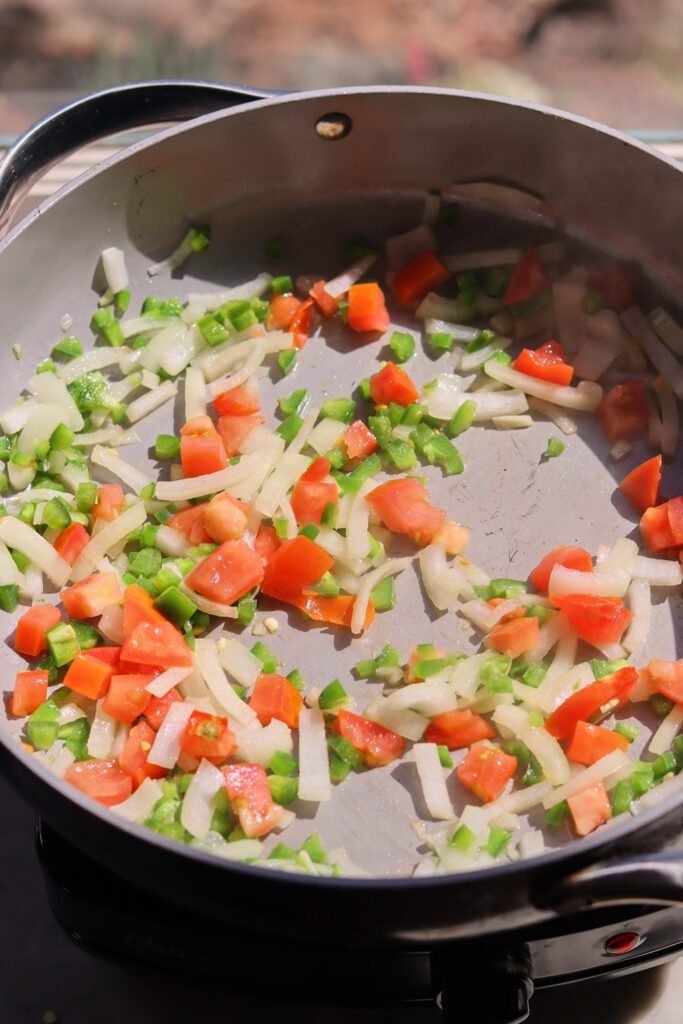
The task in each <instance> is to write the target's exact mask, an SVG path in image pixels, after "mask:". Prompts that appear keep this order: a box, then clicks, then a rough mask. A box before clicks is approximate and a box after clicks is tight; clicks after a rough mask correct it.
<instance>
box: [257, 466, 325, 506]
mask: <svg viewBox="0 0 683 1024" xmlns="http://www.w3.org/2000/svg"><path fill="white" fill-rule="evenodd" d="M310 464H311V460H310V459H309V458H308V456H306V455H299V454H297V453H294V454H290V453H289V452H285V454H284V455H283V456H282V458H281V459H280V460H279V462H278V463H277V465H276V467H275V469H274V470H273V472H272V474H271V475H270V476H269V477H268V479H267V480H266V482H265V483H264V485H263V487H262V489H261V493H260V494H259V496H258V498H257V499H256V510H257V511H258V512H260V513H261V514H262V515H264V516H272V515H274V513H275V511H276V509H277V507H278V505H279V504H280V502H281V501H282V499H283V498H284V497H285V496H286V494H287V492H288V491H289V490H290V488H291V487H293V486H294V484H295V483H296V481H297V480H298V479H299V477H300V476H301V474H302V473H305V472H306V470H307V469H308V467H309V466H310Z"/></svg>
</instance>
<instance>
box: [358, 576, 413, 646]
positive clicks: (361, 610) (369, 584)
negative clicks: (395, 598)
mask: <svg viewBox="0 0 683 1024" xmlns="http://www.w3.org/2000/svg"><path fill="white" fill-rule="evenodd" d="M411 562H412V558H390V559H389V561H387V562H385V563H384V565H380V566H378V567H377V568H376V569H373V570H372V572H369V573H366V575H365V576H363V578H362V580H361V584H360V587H359V588H358V594H357V595H356V600H355V601H354V602H353V613H352V615H351V632H352V633H362V632H363V624H364V623H365V616H366V614H367V610H368V604H369V602H370V595H371V593H372V590H373V588H374V587H376V586H377V584H378V583H381V582H382V580H385V579H386V578H387V576H395V575H396V574H397V573H399V572H403V570H404V569H407V568H408V566H409V565H410V563H411Z"/></svg>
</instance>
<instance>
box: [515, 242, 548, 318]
mask: <svg viewBox="0 0 683 1024" xmlns="http://www.w3.org/2000/svg"><path fill="white" fill-rule="evenodd" d="M550 286H551V281H550V278H549V277H548V275H547V274H546V272H545V270H544V269H543V264H542V263H541V261H540V260H539V258H538V256H537V255H536V253H535V252H534V250H533V249H527V251H526V252H525V253H524V255H523V256H522V258H521V259H520V261H519V263H518V264H517V266H516V267H515V269H514V270H513V271H512V276H511V277H510V281H509V282H508V286H507V288H506V290H505V294H504V295H503V302H504V303H505V305H506V306H514V305H515V304H516V303H517V302H526V301H527V300H528V299H533V298H535V297H536V296H537V295H540V294H541V292H547V291H548V289H549V288H550Z"/></svg>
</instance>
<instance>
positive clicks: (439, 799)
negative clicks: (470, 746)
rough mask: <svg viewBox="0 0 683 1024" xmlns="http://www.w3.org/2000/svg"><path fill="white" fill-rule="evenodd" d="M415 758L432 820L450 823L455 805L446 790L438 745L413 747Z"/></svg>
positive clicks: (420, 744)
mask: <svg viewBox="0 0 683 1024" xmlns="http://www.w3.org/2000/svg"><path fill="white" fill-rule="evenodd" d="M413 757H414V758H415V765H416V766H417V774H418V776H419V778H420V785H421V786H422V796H423V797H424V802H425V804H426V805H427V810H428V811H429V813H430V814H431V816H432V818H437V819H440V820H442V821H448V820H449V819H450V818H452V817H453V805H452V804H451V800H450V797H449V795H448V789H447V788H446V779H445V778H444V773H443V768H442V767H441V762H440V761H439V752H438V750H437V747H436V744H435V743H416V744H415V746H414V747H413Z"/></svg>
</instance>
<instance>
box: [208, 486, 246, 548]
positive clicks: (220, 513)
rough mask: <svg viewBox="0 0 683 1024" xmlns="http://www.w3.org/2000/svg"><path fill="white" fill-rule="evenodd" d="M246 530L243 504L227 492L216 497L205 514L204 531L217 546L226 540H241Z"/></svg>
mask: <svg viewBox="0 0 683 1024" xmlns="http://www.w3.org/2000/svg"><path fill="white" fill-rule="evenodd" d="M246 528H247V515H246V512H245V511H244V506H243V505H242V502H241V501H237V499H236V498H233V497H232V495H230V494H228V492H227V491H222V492H221V493H220V494H216V495H214V497H213V498H212V499H211V501H210V502H209V503H208V505H207V506H206V511H205V514H204V529H205V530H206V532H207V533H208V534H209V536H210V538H211V540H214V541H215V542H216V543H217V544H222V543H223V541H226V540H239V539H240V537H241V536H242V534H243V533H244V531H245V530H246Z"/></svg>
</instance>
